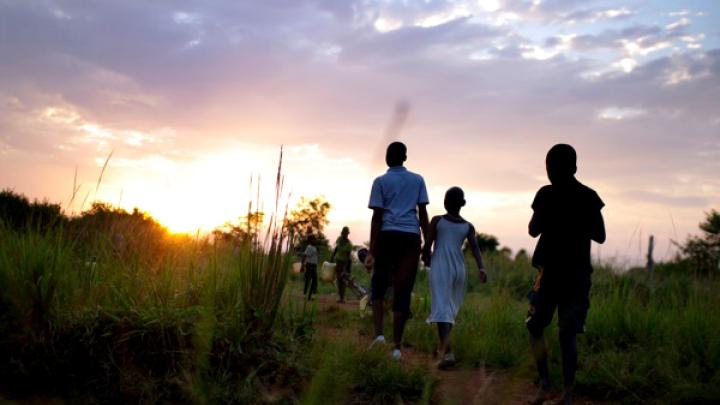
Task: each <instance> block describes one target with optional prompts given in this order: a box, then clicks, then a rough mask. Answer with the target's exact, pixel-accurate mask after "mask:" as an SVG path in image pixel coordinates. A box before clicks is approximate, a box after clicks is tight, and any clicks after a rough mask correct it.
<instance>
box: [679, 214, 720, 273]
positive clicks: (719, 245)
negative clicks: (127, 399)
mask: <svg viewBox="0 0 720 405" xmlns="http://www.w3.org/2000/svg"><path fill="white" fill-rule="evenodd" d="M700 229H701V230H702V231H703V235H702V236H693V237H690V238H688V239H687V241H686V242H685V244H684V245H682V246H680V248H681V251H682V254H683V256H685V257H686V258H687V259H688V260H689V261H690V264H691V265H692V266H693V268H694V269H695V271H696V272H697V273H699V274H708V273H710V272H718V271H720V213H719V212H717V211H715V210H711V211H710V212H709V213H706V214H705V221H704V222H702V223H700Z"/></svg>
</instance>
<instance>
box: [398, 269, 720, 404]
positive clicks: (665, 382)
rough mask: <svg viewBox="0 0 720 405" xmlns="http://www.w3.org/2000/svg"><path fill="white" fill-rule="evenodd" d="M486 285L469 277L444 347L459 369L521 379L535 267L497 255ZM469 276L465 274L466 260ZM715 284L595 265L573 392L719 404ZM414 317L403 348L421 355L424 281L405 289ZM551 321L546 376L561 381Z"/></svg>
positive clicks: (430, 332) (719, 320)
mask: <svg viewBox="0 0 720 405" xmlns="http://www.w3.org/2000/svg"><path fill="white" fill-rule="evenodd" d="M486 261H487V263H488V264H487V266H488V268H489V278H490V282H489V283H488V284H486V285H481V284H479V282H478V280H477V276H476V275H475V273H474V272H473V271H471V272H470V279H469V283H468V284H469V287H468V290H469V292H468V294H467V295H466V298H465V301H464V303H463V307H462V308H461V310H460V313H459V315H458V322H457V324H456V325H455V327H454V329H453V334H452V343H453V347H454V350H455V351H456V354H457V356H458V359H459V360H460V362H461V364H462V365H463V366H465V367H474V366H477V365H481V364H482V365H486V366H488V367H493V368H501V369H509V370H511V371H513V372H514V373H517V374H519V375H521V376H524V377H526V378H533V377H534V366H533V363H532V359H531V354H530V350H529V346H528V336H527V332H526V330H525V327H524V322H523V321H524V319H525V317H526V313H527V301H526V300H525V294H526V293H527V292H528V291H529V289H530V287H531V284H532V280H533V277H534V275H535V270H534V269H532V268H531V267H530V265H529V263H527V262H522V261H513V260H510V259H509V258H507V257H502V256H490V257H488V258H487V260H486ZM468 266H469V268H470V269H474V267H470V266H472V263H471V262H468ZM719 290H720V283H719V282H718V281H717V280H714V279H695V278H694V277H693V276H690V275H687V274H685V275H677V274H670V275H667V276H663V275H662V274H656V276H655V277H654V279H651V278H649V277H647V276H646V275H644V274H636V273H628V274H624V275H616V274H614V273H613V272H612V269H609V268H606V267H604V266H596V271H595V273H594V274H593V288H592V292H591V308H590V312H589V315H588V320H587V324H586V330H587V331H586V333H585V334H584V335H580V336H579V338H578V347H579V352H580V370H579V372H578V386H579V387H578V388H579V391H580V392H582V393H585V394H587V395H590V396H592V397H595V398H599V399H609V400H628V401H630V402H638V401H642V402H646V401H655V400H661V399H662V401H668V402H679V403H711V402H716V401H718V400H720V384H718V382H720V339H718V336H720V312H719V311H717V308H719V307H720V295H719V294H718V293H717V291H719ZM415 291H416V296H418V297H420V298H419V299H417V300H416V301H415V305H414V313H415V317H414V318H413V319H412V320H411V321H410V322H409V323H408V327H407V332H406V339H405V340H406V343H407V344H408V345H410V346H413V347H416V348H418V349H419V350H422V351H425V352H428V353H431V352H432V351H433V350H435V348H436V346H437V337H436V332H435V329H434V328H433V327H430V326H428V325H427V324H425V319H426V317H427V315H428V312H429V298H428V299H426V294H427V277H426V275H423V274H420V275H419V277H418V285H417V287H416V289H415ZM556 319H557V318H555V320H554V321H553V324H552V325H551V326H550V327H549V328H548V329H547V330H546V338H547V340H548V344H549V346H550V350H551V353H550V354H551V356H550V359H551V371H552V374H553V376H554V379H555V381H556V383H558V384H559V383H560V382H561V378H560V370H561V362H560V353H559V352H560V350H559V345H558V342H557V326H556V324H555V323H556V322H557V321H556Z"/></svg>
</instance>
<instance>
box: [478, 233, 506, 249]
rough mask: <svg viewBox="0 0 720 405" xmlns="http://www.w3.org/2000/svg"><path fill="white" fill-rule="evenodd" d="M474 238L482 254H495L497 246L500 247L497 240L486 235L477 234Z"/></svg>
mask: <svg viewBox="0 0 720 405" xmlns="http://www.w3.org/2000/svg"><path fill="white" fill-rule="evenodd" d="M475 238H476V239H477V243H478V247H479V248H480V251H481V252H483V253H486V252H487V253H491V252H496V251H497V248H498V246H500V242H498V238H497V237H495V236H493V235H490V234H487V233H478V234H477V235H475Z"/></svg>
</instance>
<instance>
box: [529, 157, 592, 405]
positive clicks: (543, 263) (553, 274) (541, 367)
mask: <svg viewBox="0 0 720 405" xmlns="http://www.w3.org/2000/svg"><path fill="white" fill-rule="evenodd" d="M576 162H577V156H576V154H575V150H574V149H573V147H572V146H570V145H566V144H558V145H555V146H553V147H552V148H551V149H550V151H549V152H548V154H547V157H546V159H545V165H546V169H547V175H548V179H550V183H551V184H550V185H547V186H544V187H542V188H541V189H540V190H539V191H538V192H537V194H536V195H535V200H534V201H533V204H532V208H533V216H532V219H531V220H530V225H529V232H530V235H531V236H532V237H536V236H540V239H539V240H538V243H537V246H536V247H535V253H534V254H533V258H532V261H533V265H534V266H535V267H536V268H537V269H538V275H537V277H536V279H535V284H534V286H533V289H532V291H530V293H529V294H528V298H529V299H530V309H529V311H528V317H527V320H526V321H525V322H526V325H527V328H528V331H529V332H530V338H531V343H532V349H533V354H534V356H535V361H536V364H537V369H538V373H539V374H540V390H539V391H538V395H537V397H536V398H535V400H534V401H533V403H537V404H539V403H542V402H543V401H545V400H546V399H548V398H549V391H550V378H549V373H548V360H547V347H546V345H545V339H544V336H543V331H544V329H545V327H546V326H548V325H549V324H550V322H551V321H552V318H553V315H554V313H555V309H556V308H557V310H558V325H559V329H560V333H559V334H560V349H561V351H562V364H563V383H564V394H563V402H564V403H565V404H571V403H572V394H573V386H574V384H575V371H576V370H577V347H576V335H577V334H578V333H583V332H584V330H585V318H586V316H587V311H588V308H589V307H590V301H589V293H590V279H591V274H592V265H591V262H590V243H591V241H593V240H594V241H596V242H598V243H603V242H605V225H604V222H603V217H602V214H601V212H600V210H601V209H602V207H603V206H604V205H605V204H604V203H603V202H602V200H601V199H600V197H599V196H598V195H597V193H596V192H595V191H593V190H592V189H591V188H589V187H587V186H585V185H583V184H582V183H580V182H579V181H578V180H577V179H576V178H575V173H576V171H577V165H576V164H577V163H576Z"/></svg>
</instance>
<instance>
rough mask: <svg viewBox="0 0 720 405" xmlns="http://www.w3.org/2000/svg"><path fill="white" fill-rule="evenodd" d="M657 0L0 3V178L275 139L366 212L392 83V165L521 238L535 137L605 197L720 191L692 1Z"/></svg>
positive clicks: (712, 93)
mask: <svg viewBox="0 0 720 405" xmlns="http://www.w3.org/2000/svg"><path fill="white" fill-rule="evenodd" d="M656 9H657V10H658V11H657V12H650V11H649V9H648V8H647V7H646V6H644V5H643V4H642V3H632V4H631V5H628V6H626V7H625V8H623V7H622V6H620V5H619V3H618V2H610V1H602V0H596V1H595V0H594V1H589V2H585V1H583V2H579V1H571V0H546V1H520V0H506V1H498V2H477V1H433V2H406V1H371V0H358V1H347V2H346V1H342V2H338V1H330V0H327V1H325V0H303V1H282V0H271V1H263V2H236V1H215V2H210V3H185V2H183V3H168V2H144V1H123V2H102V3H88V2H74V1H69V0H68V1H27V2H3V3H0V26H2V27H3V36H2V38H0V54H2V55H3V58H2V60H0V73H1V74H0V89H1V90H0V153H2V154H3V155H2V156H3V159H2V161H0V169H1V170H0V172H2V174H0V181H2V182H4V183H3V184H10V183H12V184H16V183H17V184H25V183H28V184H40V180H34V181H35V183H33V180H32V177H31V176H30V175H29V174H28V175H25V174H23V176H20V175H14V173H20V172H21V171H22V172H23V173H29V172H32V171H34V170H38V173H40V169H32V170H31V168H33V167H36V166H38V165H39V163H38V162H46V164H47V165H56V166H57V167H62V168H66V169H67V168H69V169H67V170H68V171H69V172H72V169H73V168H74V165H75V164H77V163H79V164H80V165H81V169H82V170H84V172H91V171H92V170H94V168H96V166H95V164H96V163H95V159H96V158H100V159H103V158H104V157H105V156H106V152H107V151H109V150H113V149H114V150H116V153H115V154H114V158H113V159H117V164H118V165H119V166H118V167H122V168H123V169H126V170H128V171H129V172H132V173H133V175H134V173H136V171H137V172H138V173H140V172H142V171H143V170H147V171H149V172H155V171H157V176H156V175H155V174H153V175H152V176H153V178H157V179H159V180H158V181H169V180H167V179H166V177H164V176H171V174H172V173H173V172H175V173H176V174H177V173H181V172H182V174H183V175H190V174H191V173H190V172H191V170H190V171H189V172H185V171H183V170H184V169H182V167H184V165H185V164H188V165H191V166H192V165H196V164H200V163H198V162H203V163H202V164H201V167H203V168H204V169H203V170H207V171H206V172H207V173H210V172H212V170H221V168H222V167H225V166H223V165H215V164H214V163H212V161H213V158H212V157H213V156H215V157H217V159H218V161H222V162H225V163H223V164H224V165H225V164H227V165H229V164H230V163H227V162H232V161H233V159H240V158H242V159H249V158H248V156H249V155H248V154H244V153H241V151H243V150H253V151H257V150H265V149H272V150H273V151H275V148H276V147H277V145H279V144H285V145H287V146H288V151H291V150H292V151H293V155H292V159H291V158H288V159H289V161H288V162H290V160H292V161H293V162H292V164H297V165H298V167H301V165H305V164H308V165H310V166H312V168H313V170H308V171H302V170H300V169H298V172H302V174H303V176H307V177H309V178H311V179H313V180H314V183H313V184H315V187H316V188H317V189H326V188H328V186H327V184H331V185H332V187H336V188H338V189H343V187H344V186H343V185H342V184H341V182H335V180H333V179H332V178H331V176H330V175H331V174H332V172H333V171H332V170H327V167H332V168H335V167H339V168H342V170H343V173H346V174H347V175H348V176H350V177H352V178H353V179H355V180H353V183H352V185H351V186H350V187H349V189H351V191H344V193H345V194H342V193H340V192H336V191H333V193H334V194H332V196H333V198H338V199H341V198H346V200H345V201H349V200H352V201H354V202H347V204H349V205H348V206H350V207H352V208H349V209H347V210H345V211H343V214H342V215H341V217H342V218H343V221H355V220H357V221H361V220H362V218H364V217H363V215H365V214H367V212H365V208H364V204H365V202H366V201H365V200H366V198H367V196H366V195H365V194H366V192H365V191H366V190H365V189H364V188H363V187H365V184H364V183H363V179H364V177H362V176H366V177H368V178H370V179H372V176H374V175H375V174H376V173H374V172H371V171H372V170H373V169H372V168H373V166H372V165H371V164H370V163H368V162H374V161H376V160H377V159H376V156H374V154H375V153H376V151H377V150H381V149H382V147H383V146H384V142H386V138H385V135H384V132H385V126H386V125H387V122H388V121H389V119H390V115H391V112H392V108H393V106H394V105H395V103H396V101H397V100H409V104H410V113H409V117H408V120H407V123H406V125H405V126H404V127H403V128H402V131H401V132H400V133H399V135H398V137H399V138H400V139H402V140H403V141H405V142H407V144H408V146H409V147H410V154H409V160H408V165H409V166H410V167H411V168H412V169H414V170H417V171H419V172H421V173H423V174H424V175H425V176H426V179H427V180H428V184H432V185H433V187H436V188H437V189H438V190H442V189H443V188H445V187H449V186H451V185H461V186H463V187H464V188H466V191H468V192H469V193H476V194H473V195H476V196H477V197H478V199H483V198H490V197H492V198H494V200H493V201H495V202H501V203H502V207H501V208H498V206H496V205H493V206H492V211H493V216H484V215H485V214H483V211H482V210H480V209H478V210H475V211H473V215H477V216H478V218H481V219H482V220H483V222H484V223H485V224H486V225H488V226H494V227H497V229H499V231H498V232H500V233H502V236H503V237H504V238H514V239H512V240H514V241H515V242H516V243H517V244H518V245H521V244H523V243H526V242H523V240H524V239H522V238H521V237H519V236H517V237H516V236H513V235H515V233H513V232H515V231H513V229H518V228H523V227H524V226H525V224H521V223H520V222H524V221H525V220H526V218H524V217H523V218H522V221H521V220H520V219H518V218H520V217H521V216H522V215H521V214H523V213H526V211H527V209H528V208H527V203H525V202H523V198H525V196H526V195H527V194H528V193H529V194H532V192H534V190H535V189H536V188H537V187H539V186H540V185H542V184H543V183H545V182H546V179H545V175H544V166H543V159H544V153H545V151H546V150H547V148H549V147H550V146H551V145H552V144H554V143H557V142H569V143H572V144H573V145H574V146H576V148H577V149H578V152H579V154H580V157H581V167H580V175H581V177H582V178H583V179H584V180H585V179H586V180H587V181H588V183H589V184H591V185H597V187H598V188H599V189H601V191H604V193H605V194H607V195H608V199H609V202H610V204H609V206H613V205H614V206H620V205H623V201H631V199H632V201H633V202H636V201H637V197H638V194H637V193H635V194H634V195H633V193H632V192H631V191H632V190H645V191H647V192H652V193H655V194H660V195H663V196H666V197H668V198H670V200H668V201H664V200H662V198H661V197H658V196H656V195H655V194H646V195H644V196H642V197H643V198H646V199H648V200H656V201H659V202H660V203H661V204H665V203H666V202H667V203H668V204H671V203H672V205H673V207H680V206H682V207H684V209H687V210H688V212H690V211H692V210H694V211H698V212H701V211H702V209H705V207H704V205H705V204H711V203H712V201H717V200H718V199H720V195H719V194H718V190H719V188H718V187H717V184H716V183H717V180H715V179H716V178H717V175H716V173H717V171H718V169H720V168H718V163H717V161H718V159H717V154H713V153H709V152H711V151H717V147H710V146H708V145H714V144H713V141H715V142H716V141H717V133H718V132H717V131H718V128H719V126H718V125H719V124H718V122H720V116H719V115H718V111H720V105H719V104H718V103H719V102H718V100H720V96H719V95H718V94H719V93H718V88H719V87H718V83H719V82H720V50H718V49H717V47H718V44H717V39H716V33H714V32H712V31H710V29H709V28H708V26H707V24H705V25H703V24H704V23H703V19H700V18H696V14H697V13H698V12H701V11H705V10H692V11H689V12H688V13H686V14H682V15H679V14H678V15H668V14H669V13H671V12H675V11H677V10H675V9H673V8H668V6H667V5H659V6H657V8H656ZM572 22H575V24H572ZM239 141H242V142H243V144H242V145H241V146H238V142H239ZM715 144H716V143H715ZM312 145H316V146H315V147H313V146H312ZM293 148H298V149H293ZM227 151H232V153H229V152H227ZM273 153H274V152H273ZM288 153H290V152H288ZM260 155H262V156H266V155H265V154H259V155H258V156H260ZM267 156H271V154H269V153H268V154H267ZM272 156H274V154H272ZM303 162H304V163H303ZM308 162H312V164H311V163H308ZM83 165H84V167H83ZM310 166H308V167H310ZM43 167H44V166H43ZM57 167H54V166H53V169H48V168H43V169H42V170H44V171H43V172H42V173H46V174H47V176H48V177H52V175H54V174H52V175H51V174H48V173H50V172H51V170H56V171H57V170H58V168H57ZM192 167H200V166H192ZM228 167H229V166H228ZM238 167H239V166H231V168H232V169H233V170H235V171H239V170H241V169H239V168H238ZM91 168H93V169H92V170H91ZM638 168H642V169H638ZM63 170H65V169H63ZM223 170H224V169H223ZM53 173H55V172H53ZM204 173H205V172H204ZM352 173H361V174H362V176H361V175H356V174H352ZM11 174H13V175H12V176H11ZM235 175H236V176H237V173H235ZM241 175H242V176H244V175H245V173H242V174H241ZM111 177H112V176H111ZM53 178H54V177H53ZM137 178H138V179H140V175H138V177H137ZM223 179H224V180H223V181H228V182H229V181H232V179H231V178H230V177H223ZM683 179H692V181H691V182H690V183H685V182H684V180H683ZM138 181H140V180H138ZM173 181H174V180H173ZM108 184H109V183H108ZM142 184H145V183H142ZM173 184H174V183H173ZM145 185H147V187H148V189H149V188H152V187H151V185H149V184H145ZM33 190H37V193H38V196H42V193H44V191H43V189H42V188H41V187H40V186H37V188H36V189H33ZM138 190H139V191H138V193H142V192H144V191H143V190H146V189H144V188H142V187H141V188H138ZM307 190H310V188H309V187H308V188H307ZM343 190H345V189H343ZM673 190H682V191H683V192H685V193H686V194H687V195H688V196H693V197H698V196H703V195H707V198H705V199H699V198H696V199H692V198H689V199H685V200H683V199H677V198H675V197H677V194H676V193H677V191H673ZM178 193H179V191H178ZM341 194H342V195H341ZM125 195H126V196H128V193H125ZM502 195H505V196H507V198H504V197H502ZM631 197H632V198H631ZM656 197H657V198H656ZM126 198H130V197H126ZM673 198H674V199H673ZM355 200H357V201H360V202H359V203H358V202H356V201H355ZM344 204H345V203H344ZM353 204H355V205H353ZM628 204H630V205H631V206H632V204H631V203H628ZM435 208H437V207H435ZM435 208H433V209H435ZM652 209H657V208H652ZM503 210H507V212H509V213H512V215H511V214H508V215H507V216H502V214H501V213H500V211H503ZM355 211H357V212H358V213H357V214H355V215H357V218H356V219H355V220H353V219H351V218H350V217H351V216H352V215H353V214H352V213H353V212H355ZM523 215H524V214H523ZM617 215H618V218H621V217H623V215H624V216H625V217H623V218H629V217H630V216H631V215H639V214H632V213H625V212H623V213H617ZM688 215H690V214H688ZM496 217H497V218H500V217H502V218H503V221H500V220H497V219H495V218H496ZM678 220H679V221H680V220H681V219H680V218H678ZM618 221H619V220H618ZM622 221H625V222H632V221H631V220H629V219H628V220H627V221H626V220H622ZM622 221H621V222H622ZM693 221H694V222H697V221H696V220H695V219H693ZM625 222H623V224H624V223H625ZM694 222H693V223H691V222H688V223H689V224H690V225H692V226H694ZM623 224H620V225H618V227H619V229H621V230H622V229H624V228H623V226H625V225H623ZM690 225H688V226H690ZM490 230H491V231H492V229H490ZM618 232H621V231H618ZM523 237H524V236H523Z"/></svg>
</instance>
